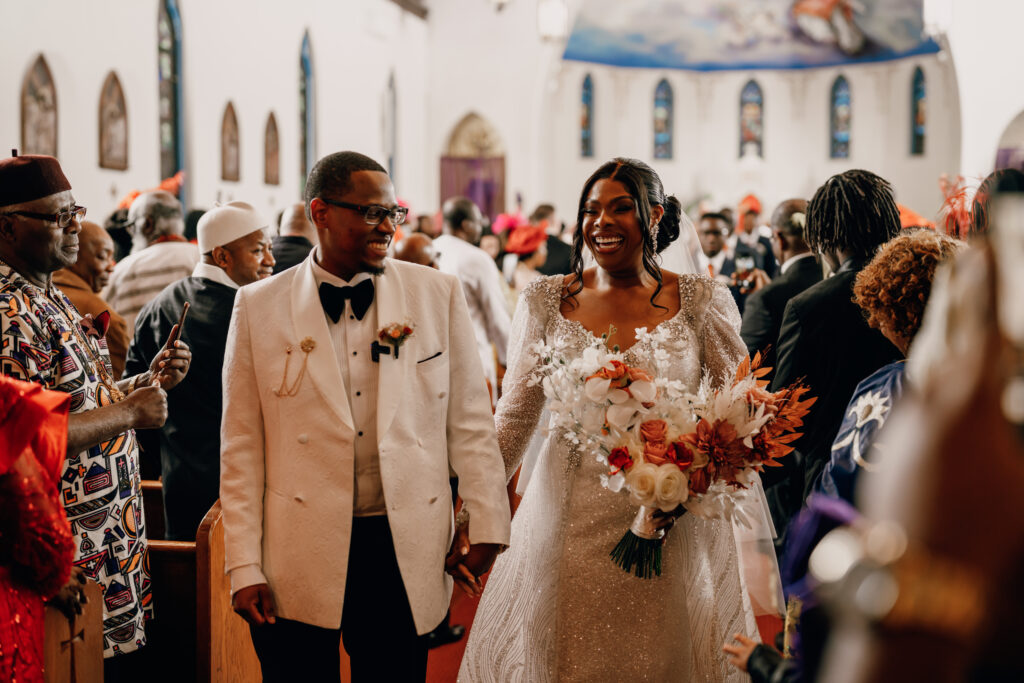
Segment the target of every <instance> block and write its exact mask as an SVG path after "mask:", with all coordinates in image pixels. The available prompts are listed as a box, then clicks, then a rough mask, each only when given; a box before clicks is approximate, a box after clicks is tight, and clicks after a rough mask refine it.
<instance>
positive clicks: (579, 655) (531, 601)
mask: <svg viewBox="0 0 1024 683" xmlns="http://www.w3.org/2000/svg"><path fill="white" fill-rule="evenodd" d="M562 283H563V278H562V276H560V275H559V276H553V277H545V278H542V279H540V280H537V281H535V282H534V283H532V284H531V285H530V286H529V287H527V288H526V290H524V292H523V295H522V298H521V300H520V303H519V306H518V307H517V309H516V315H515V320H514V322H513V329H512V335H511V339H510V343H509V365H508V372H507V373H506V375H505V380H504V385H503V389H504V396H503V398H502V399H501V402H500V403H499V405H498V409H497V414H496V416H495V420H496V424H497V432H498V440H499V443H500V446H501V452H502V456H503V458H504V461H505V471H506V476H507V477H511V475H512V473H514V472H515V471H516V469H517V468H518V467H519V465H520V464H521V463H523V459H524V455H526V463H524V467H523V474H522V475H521V481H520V490H522V487H523V483H522V480H523V479H524V478H525V479H528V482H527V484H526V488H525V492H524V495H523V499H522V503H521V504H520V506H519V509H518V511H517V513H516V517H515V519H514V521H513V524H512V538H511V543H510V545H509V548H508V550H507V551H506V552H505V553H503V554H502V555H500V556H499V557H498V560H497V562H496V563H495V565H494V568H493V570H492V571H491V575H490V578H489V580H488V583H487V587H486V589H485V590H484V594H483V597H482V598H481V601H480V606H479V609H478V610H477V613H476V618H475V621H474V623H473V627H472V630H471V632H470V637H469V642H468V644H467V649H466V654H465V657H464V659H463V661H462V668H461V670H460V672H459V680H460V681H466V682H474V683H475V682H486V681H495V682H498V681H500V682H501V683H511V682H517V681H522V682H529V683H544V682H548V681H559V682H561V681H588V682H593V681H658V682H659V683H661V682H667V681H737V682H739V681H743V680H746V678H747V677H746V675H745V674H742V673H740V672H739V671H737V670H736V669H733V668H732V667H730V666H729V664H728V663H727V662H726V660H725V658H724V656H723V654H722V652H721V647H722V644H723V643H724V642H726V641H727V640H731V639H732V634H734V633H745V634H747V635H748V636H750V637H752V638H756V634H757V628H756V623H755V619H754V614H753V610H752V608H751V603H750V600H749V598H748V597H747V594H746V591H745V590H744V589H743V587H742V583H743V582H742V579H741V577H740V571H739V568H738V562H737V543H736V541H735V539H734V534H733V530H732V525H731V524H730V523H729V522H725V521H721V520H704V519H699V518H697V517H696V516H695V515H692V514H685V515H683V516H682V517H681V518H680V519H679V520H678V522H677V523H676V524H675V526H674V528H673V529H672V530H671V531H670V532H669V534H668V536H667V540H666V542H665V545H664V548H663V567H662V574H661V576H659V577H655V578H653V579H640V578H637V577H636V576H634V575H633V574H629V573H627V572H625V571H623V570H622V569H620V568H619V567H618V566H616V565H615V564H614V563H613V562H612V560H611V558H610V557H609V552H610V551H611V550H612V548H614V547H615V544H616V543H617V542H618V540H619V539H620V538H621V537H622V534H623V533H624V532H625V531H626V530H627V529H628V528H629V526H630V523H631V522H632V520H633V517H634V516H635V514H636V511H637V506H636V505H635V504H634V503H632V502H630V500H629V497H628V496H625V495H622V494H617V493H612V492H611V491H608V490H605V489H604V488H602V487H601V483H600V480H599V474H600V473H601V472H602V471H603V467H604V466H602V465H601V464H600V463H598V462H597V460H596V458H594V457H590V456H582V457H581V453H579V452H577V451H576V450H575V449H573V448H571V447H570V446H569V444H568V442H567V441H565V439H564V437H560V436H559V435H557V434H555V433H554V432H552V433H551V435H550V436H548V437H545V436H544V435H543V430H542V429H541V427H543V426H544V424H543V423H544V422H545V420H543V419H542V413H543V412H544V403H545V398H544V393H543V389H542V388H541V387H540V386H538V385H534V386H531V385H530V383H529V378H530V374H531V370H532V368H533V366H534V362H535V361H534V359H533V358H532V355H531V353H530V351H529V349H530V346H531V345H532V344H533V343H534V342H537V341H541V340H544V341H546V342H547V343H549V344H554V343H557V342H564V343H567V344H568V345H569V347H570V348H573V349H575V350H576V351H577V352H582V350H583V349H584V347H585V346H586V345H587V343H588V340H589V339H590V335H591V332H590V331H588V330H587V329H585V328H584V327H583V326H582V325H581V324H579V323H578V322H575V321H570V320H568V319H567V318H565V317H564V316H563V315H562V314H561V312H560V310H559V306H560V300H561V292H562ZM679 290H680V303H681V306H680V311H679V313H678V314H677V315H676V316H675V317H674V318H672V319H671V320H668V321H666V322H663V323H662V324H661V325H660V326H659V327H660V328H668V331H669V332H670V338H671V340H672V342H671V343H672V344H673V345H674V348H671V347H670V348H669V349H668V350H669V352H670V354H671V355H672V358H673V360H672V363H671V372H672V374H673V375H674V378H675V379H680V380H683V381H684V382H686V384H687V385H688V386H689V388H690V389H691V390H694V391H695V390H696V389H697V387H698V384H699V382H700V380H701V377H702V376H703V375H704V374H705V373H707V374H709V375H710V376H711V377H712V379H713V381H714V382H717V383H719V384H721V383H723V382H724V381H726V380H727V378H730V377H731V376H732V374H733V372H734V371H735V368H736V365H737V364H738V363H739V361H740V360H741V359H742V358H743V356H745V355H746V350H745V348H744V346H743V342H742V341H741V339H740V336H739V328H740V317H739V313H738V311H737V310H736V305H735V303H733V299H732V297H731V296H730V294H729V291H728V289H726V288H725V287H723V286H721V285H718V284H714V283H713V282H712V281H711V280H710V279H709V278H707V277H705V276H700V275H680V277H679ZM642 343H644V342H637V344H638V345H639V344H642ZM641 351H643V349H641V348H640V347H639V346H634V347H633V348H630V349H629V350H628V351H627V353H626V355H627V362H629V361H630V360H633V361H634V362H635V361H636V359H637V357H638V356H640V355H643V354H641V353H640V352H641ZM531 442H532V445H531ZM534 458H535V459H536V461H535V462H531V461H532V460H533V459H534Z"/></svg>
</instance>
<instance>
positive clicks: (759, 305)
mask: <svg viewBox="0 0 1024 683" xmlns="http://www.w3.org/2000/svg"><path fill="white" fill-rule="evenodd" d="M821 277H822V273H821V264H820V263H818V259H816V258H801V259H799V260H798V261H796V262H794V263H793V265H792V266H791V267H789V268H787V269H786V272H785V273H782V274H780V275H779V276H778V277H777V278H775V279H774V280H772V281H771V282H769V283H768V284H767V285H765V286H764V287H763V288H762V289H759V290H758V291H756V292H754V293H753V294H751V295H750V296H748V297H747V301H746V306H745V307H744V309H743V327H742V328H741V329H740V337H742V338H743V343H744V344H746V345H747V350H748V351H749V352H750V356H751V358H753V357H754V354H755V353H757V352H758V351H760V352H761V353H762V354H763V361H764V362H763V365H765V366H766V367H771V368H774V367H775V359H776V357H777V353H776V345H777V343H778V340H779V330H780V329H782V316H783V314H784V313H785V312H786V304H788V303H789V300H790V299H792V298H793V297H795V296H796V295H797V294H800V293H801V292H803V291H804V290H806V289H807V288H808V287H811V286H813V285H815V284H817V283H819V282H821ZM765 349H768V351H767V352H765Z"/></svg>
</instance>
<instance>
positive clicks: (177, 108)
mask: <svg viewBox="0 0 1024 683" xmlns="http://www.w3.org/2000/svg"><path fill="white" fill-rule="evenodd" d="M159 11H160V12H163V13H166V15H167V23H168V27H169V28H170V32H171V46H170V52H171V65H172V73H171V75H172V77H173V80H172V82H171V90H172V92H173V99H174V103H173V110H172V111H171V113H170V122H171V125H172V128H173V132H172V135H171V139H172V143H171V146H172V155H173V157H172V158H173V159H174V167H175V168H174V173H177V172H178V171H183V170H184V169H185V96H184V92H185V91H184V87H183V80H184V79H183V77H182V47H181V46H182V41H181V12H180V11H179V10H178V3H177V0H160V5H159ZM159 21H160V18H159V17H158V18H157V56H158V58H157V73H158V76H159V77H160V79H161V81H160V82H162V78H163V74H162V72H161V71H160V59H159V54H160V52H162V51H163V48H162V47H161V46H160V41H159V38H160V30H159ZM158 88H159V82H158ZM157 114H158V116H160V125H161V126H163V123H164V120H163V116H162V114H161V113H160V106H159V102H158V106H157ZM163 159H164V145H163V140H162V139H161V142H160V177H161V178H166V177H170V176H173V175H174V173H171V174H170V175H165V173H166V172H167V171H169V170H170V169H165V168H164V165H163V164H164V161H163ZM178 197H179V199H180V200H181V202H182V203H183V204H185V184H182V186H181V190H180V192H179V194H178Z"/></svg>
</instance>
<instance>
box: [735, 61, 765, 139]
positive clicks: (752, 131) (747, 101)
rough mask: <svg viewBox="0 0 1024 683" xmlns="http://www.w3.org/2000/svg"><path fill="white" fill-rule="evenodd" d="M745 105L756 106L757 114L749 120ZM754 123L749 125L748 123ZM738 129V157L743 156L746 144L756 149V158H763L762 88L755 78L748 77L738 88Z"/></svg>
mask: <svg viewBox="0 0 1024 683" xmlns="http://www.w3.org/2000/svg"><path fill="white" fill-rule="evenodd" d="M747 105H756V106H757V115H756V116H754V117H751V118H750V119H749V120H748V118H747V114H746V111H745V109H746V107H747ZM751 123H754V124H755V125H753V126H751V125H750V124H751ZM739 125H740V131H739V133H740V134H739V158H741V159H742V158H743V156H744V150H745V149H746V147H747V145H748V144H752V145H754V146H755V147H756V149H757V158H758V159H763V158H764V89H763V88H762V87H761V84H760V83H758V82H757V80H756V79H753V78H751V79H749V80H748V81H747V82H746V83H744V84H743V87H742V88H741V89H740V120H739Z"/></svg>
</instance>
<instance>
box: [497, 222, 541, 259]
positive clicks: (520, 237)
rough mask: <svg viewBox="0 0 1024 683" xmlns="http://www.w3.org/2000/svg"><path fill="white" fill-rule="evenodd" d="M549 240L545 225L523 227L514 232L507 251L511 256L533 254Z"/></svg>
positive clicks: (510, 236)
mask: <svg viewBox="0 0 1024 683" xmlns="http://www.w3.org/2000/svg"><path fill="white" fill-rule="evenodd" d="M547 238H548V234H547V232H546V231H545V230H544V226H543V225H523V226H520V227H518V228H516V229H515V230H513V231H512V234H511V235H509V237H508V244H506V245H505V251H507V252H508V253H510V254H532V253H533V252H535V251H537V250H538V249H540V245H541V244H543V243H544V242H545V241H546V240H547Z"/></svg>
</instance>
